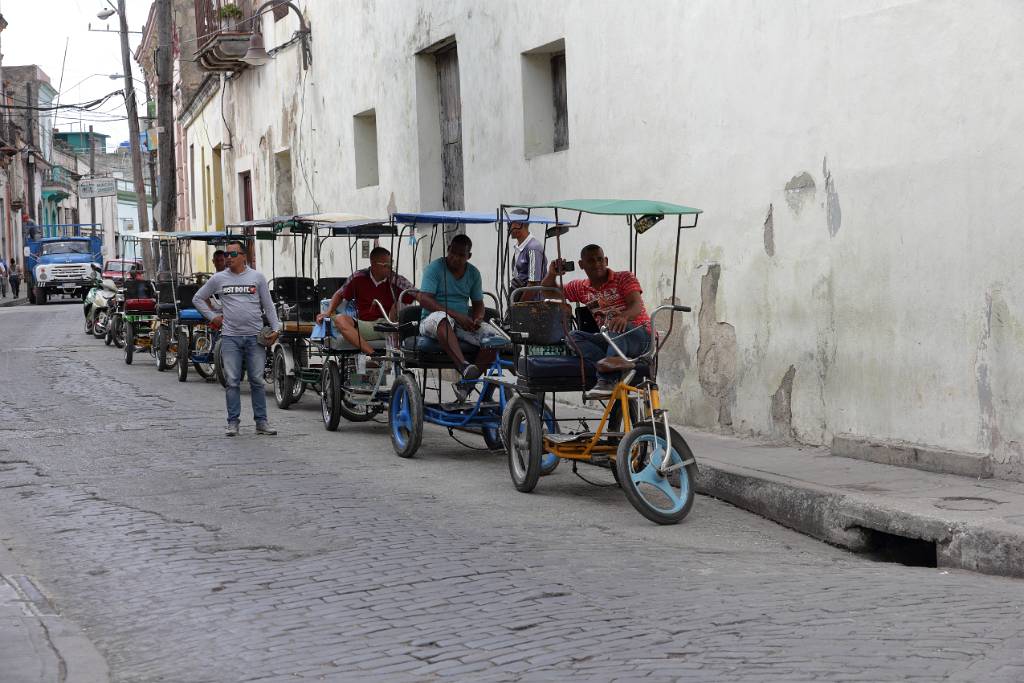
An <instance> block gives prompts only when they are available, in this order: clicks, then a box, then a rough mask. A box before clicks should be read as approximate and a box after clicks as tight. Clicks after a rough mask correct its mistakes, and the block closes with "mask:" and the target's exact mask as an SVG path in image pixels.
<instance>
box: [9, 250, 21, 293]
mask: <svg viewBox="0 0 1024 683" xmlns="http://www.w3.org/2000/svg"><path fill="white" fill-rule="evenodd" d="M7 281H8V282H10V283H11V296H12V297H13V298H15V299H17V298H18V292H19V291H20V290H21V266H19V265H18V259H16V258H13V257H12V258H11V266H10V267H9V268H8V269H7Z"/></svg>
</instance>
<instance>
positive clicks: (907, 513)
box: [690, 434, 1024, 577]
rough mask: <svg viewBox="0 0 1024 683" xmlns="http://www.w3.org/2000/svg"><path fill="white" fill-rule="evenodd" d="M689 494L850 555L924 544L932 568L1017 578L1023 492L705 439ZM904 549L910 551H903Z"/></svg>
mask: <svg viewBox="0 0 1024 683" xmlns="http://www.w3.org/2000/svg"><path fill="white" fill-rule="evenodd" d="M690 445H691V446H692V447H693V449H694V452H696V453H703V454H705V457H704V458H702V459H701V478H700V486H699V487H698V489H699V490H701V491H703V492H705V493H708V494H710V495H714V496H716V497H718V498H721V499H723V500H726V501H729V502H732V503H734V504H736V505H738V506H740V507H743V508H744V509H747V510H751V511H753V512H756V513H758V514H760V515H763V516H765V517H768V518H769V519H773V520H775V521H778V522H780V523H782V524H785V525H786V526H789V527H791V528H793V529H797V530H799V531H803V532H804V533H808V534H811V535H812V536H815V537H817V538H821V539H823V540H826V541H828V542H830V543H834V544H836V545H839V546H842V547H845V548H850V549H853V550H870V549H871V548H872V546H873V545H877V540H878V539H877V534H875V533H874V532H876V531H881V532H884V533H885V534H887V535H888V536H886V537H885V541H886V543H887V544H889V545H890V546H891V545H892V544H893V542H894V539H893V538H892V537H896V539H895V542H896V543H903V542H904V541H902V540H900V539H904V540H906V541H911V542H913V541H925V542H927V543H929V544H931V546H932V547H931V548H930V549H927V551H928V552H930V554H931V558H932V560H933V561H934V562H935V564H936V565H937V566H939V567H955V568H959V569H970V570H973V571H979V572H985V573H988V574H998V575H1002V576H1015V577H1024V483H1021V482H1016V481H1007V480H1002V479H994V478H981V479H979V478H972V477H964V476H958V475H953V474H938V473H933V472H925V471H922V470H919V469H913V468H905V467H897V466H893V465H885V464H880V463H875V462H864V461H861V460H855V459H851V458H846V457H838V456H834V455H833V454H832V453H831V452H830V451H829V450H828V449H824V448H806V447H805V448H799V447H790V446H765V445H761V444H755V443H752V442H748V441H742V440H739V439H732V438H727V437H722V436H714V435H708V434H700V435H695V436H694V438H693V439H692V443H691V444H690ZM907 545H909V546H910V547H912V548H918V547H921V546H920V544H917V543H909V544H907Z"/></svg>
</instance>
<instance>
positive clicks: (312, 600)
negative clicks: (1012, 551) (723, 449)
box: [0, 304, 1024, 683]
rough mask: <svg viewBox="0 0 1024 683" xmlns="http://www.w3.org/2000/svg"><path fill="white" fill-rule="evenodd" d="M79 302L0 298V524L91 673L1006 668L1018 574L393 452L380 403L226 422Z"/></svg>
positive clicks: (715, 674) (466, 675) (333, 676)
mask: <svg viewBox="0 0 1024 683" xmlns="http://www.w3.org/2000/svg"><path fill="white" fill-rule="evenodd" d="M80 317H81V311H80V310H79V308H77V307H75V306H73V305H71V304H66V305H61V304H57V305H47V306H44V307H15V308H8V309H3V310H0V378H2V381H0V542H2V544H3V546H4V547H5V548H7V549H9V552H10V554H11V556H12V557H13V558H14V560H15V561H16V562H17V567H16V569H14V570H11V573H12V574H14V573H16V574H17V575H19V576H25V577H29V578H30V579H31V581H32V585H34V586H36V587H37V588H38V591H39V593H40V594H41V595H42V596H44V597H45V599H46V601H47V603H48V604H50V605H52V607H53V610H54V611H55V612H56V615H55V616H57V617H59V618H60V619H61V620H62V621H63V622H65V623H67V624H70V625H73V626H74V627H76V628H77V629H79V632H80V633H82V634H84V635H85V636H86V637H87V638H88V639H89V641H91V643H92V644H94V645H95V648H96V650H97V651H98V652H99V653H101V654H102V656H103V659H104V660H105V664H106V666H107V667H108V669H109V680H112V681H131V682H133V683H134V682H137V681H142V682H144V681H174V682H178V681H181V682H189V683H193V682H195V683H200V682H203V681H211V682H217V683H222V682H229V681H292V680H301V679H311V680H329V681H348V680H382V681H383V680H386V681H404V680H415V681H420V680H436V679H448V680H494V681H498V680H502V681H504V680H526V681H534V680H538V681H539V680H545V681H546V680H558V681H575V680H578V681H606V680H639V679H643V680H658V681H661V680H756V681H765V680H784V681H794V680H828V681H831V680H835V681H839V680H873V681H879V680H908V679H919V680H929V681H930V680H936V679H948V680H964V681H966V680H982V679H984V680H1007V681H1012V680H1021V678H1022V677H1024V623H1022V620H1021V609H1022V606H1024V583H1022V582H1020V581H1017V580H1013V579H1006V578H1001V577H992V576H984V575H979V574H974V573H969V572H963V571H957V570H949V569H924V568H915V567H905V566H901V565H894V564H883V563H876V562H872V561H869V560H867V559H865V558H863V557H860V556H857V555H853V554H850V553H848V552H846V551H843V550H840V549H838V548H834V547H832V546H829V545H826V544H822V543H819V542H817V541H815V540H813V539H811V538H809V537H807V536H804V535H801V534H798V533H795V532H793V531H790V530H788V529H785V528H782V527H780V526H778V525H776V524H774V523H772V522H770V521H767V520H765V519H762V518H761V517H758V516H756V515H752V514H750V513H747V512H745V511H742V510H739V509H737V508H734V507H732V506H730V505H728V504H726V503H723V502H721V501H718V500H715V499H712V498H707V497H703V496H701V497H698V500H697V501H696V504H695V506H694V511H693V512H692V513H691V515H690V516H689V517H688V518H687V519H686V520H685V521H684V522H683V523H682V524H680V525H677V526H673V527H658V526H655V525H652V524H650V523H648V522H647V521H646V520H644V519H643V518H642V517H641V516H640V515H639V514H637V513H636V512H635V511H634V510H633V509H632V508H631V507H630V506H629V504H628V503H627V502H626V500H625V499H624V497H623V495H622V493H621V492H620V491H619V490H618V489H616V488H615V487H614V486H607V487H603V488H598V487H594V486H590V485H588V484H586V483H584V482H582V481H581V480H580V479H578V478H576V477H574V476H573V475H572V473H571V471H570V468H569V467H567V466H566V465H564V464H563V466H562V467H560V468H559V469H558V470H557V471H556V472H555V474H553V475H552V476H550V477H546V478H544V479H543V480H542V481H541V483H540V485H539V486H538V488H537V491H536V492H535V493H534V494H531V495H525V494H520V493H517V492H516V491H515V490H514V488H513V487H512V485H511V482H510V481H509V477H508V472H507V469H506V466H505V463H504V460H503V459H502V458H501V457H499V456H497V455H494V454H489V453H486V452H480V451H472V450H469V449H466V448H464V447H462V446H459V445H458V444H455V443H454V442H452V441H451V440H450V439H449V438H448V437H447V435H446V434H445V433H444V432H443V431H442V430H439V429H436V428H428V430H429V431H428V435H427V436H426V438H425V439H424V445H423V448H422V450H421V452H420V454H419V456H418V457H417V458H415V459H412V460H408V461H406V460H401V459H399V458H397V457H395V456H394V455H393V453H392V451H391V447H390V443H389V442H388V440H387V437H386V433H385V426H384V425H383V424H379V423H369V424H363V425H351V424H343V425H342V429H341V430H340V431H339V432H338V433H333V434H332V433H328V432H326V431H324V430H323V428H322V426H321V423H320V422H319V406H318V403H317V402H316V396H315V395H307V396H306V397H304V398H303V399H302V401H301V403H300V404H299V405H298V406H296V407H294V408H293V409H292V410H290V411H287V412H285V411H280V410H276V409H274V408H272V409H271V411H272V412H271V419H272V420H273V421H274V423H275V424H276V426H277V427H278V429H279V430H280V431H281V435H280V436H278V437H256V436H255V435H254V434H253V433H252V429H253V427H252V422H251V420H245V421H244V422H246V423H247V424H243V435H242V436H241V437H239V438H237V439H226V438H224V437H223V436H222V435H221V434H222V431H221V429H222V423H223V392H222V391H221V390H220V388H219V387H218V386H216V385H213V384H207V383H204V382H200V381H198V378H196V376H195V374H194V373H192V374H190V376H189V381H188V382H187V383H185V384H181V383H179V382H177V379H176V376H175V375H174V374H173V373H164V374H161V373H157V372H156V370H155V368H154V367H153V362H152V360H150V359H149V358H148V357H147V356H144V355H141V356H138V357H137V360H136V364H135V365H133V366H131V367H128V366H125V365H124V364H123V362H122V360H121V354H120V353H119V352H117V351H116V350H114V349H111V348H109V347H106V346H104V345H103V344H102V343H101V342H99V341H96V340H94V339H92V338H88V337H86V336H85V335H83V334H82V333H81V332H80V329H81V325H80ZM244 401H245V403H244V404H245V405H247V398H245V399H244ZM701 439H702V437H699V435H698V436H697V437H695V438H694V443H695V444H699V445H700V447H699V448H695V451H696V454H697V457H698V459H702V458H705V457H706V458H708V459H711V458H713V457H714V452H713V451H714V448H713V444H709V445H706V444H705V442H704V441H702V440H701ZM469 440H473V442H474V443H476V444H479V445H482V441H481V440H477V439H474V437H467V441H469ZM701 448H705V449H707V450H708V451H709V452H702V451H701ZM587 474H588V475H589V476H590V477H592V478H594V479H595V480H600V481H601V482H603V483H606V484H611V478H610V477H609V476H608V475H607V473H606V472H603V471H599V470H591V471H588V472H587ZM2 571H6V570H0V572H2ZM0 628H2V627H0ZM69 661H72V660H69ZM83 666H84V665H83ZM70 668H71V667H70V665H69V670H70ZM96 676H97V677H96V678H94V679H93V680H97V681H101V680H108V678H107V676H106V675H105V674H102V673H98V674H96ZM0 680H3V679H2V677H0ZM28 680H34V679H28ZM5 683H6V681H5Z"/></svg>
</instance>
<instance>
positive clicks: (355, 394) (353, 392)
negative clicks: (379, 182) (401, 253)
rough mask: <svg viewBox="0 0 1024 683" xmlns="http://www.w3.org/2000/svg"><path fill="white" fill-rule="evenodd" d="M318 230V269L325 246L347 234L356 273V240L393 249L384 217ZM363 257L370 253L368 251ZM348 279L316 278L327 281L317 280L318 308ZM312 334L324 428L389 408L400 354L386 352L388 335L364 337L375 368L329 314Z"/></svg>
mask: <svg viewBox="0 0 1024 683" xmlns="http://www.w3.org/2000/svg"><path fill="white" fill-rule="evenodd" d="M318 234H319V237H318V240H317V265H318V268H320V267H322V265H323V262H324V252H325V251H326V250H325V245H327V244H328V243H330V242H334V241H336V240H340V239H345V240H347V245H346V246H347V249H346V252H347V255H348V262H349V272H350V273H353V274H354V273H355V272H356V270H357V268H356V265H357V258H358V257H357V254H356V249H357V248H358V247H359V245H360V244H367V246H368V243H369V242H370V241H372V242H373V243H375V244H378V245H380V242H381V240H382V239H383V238H388V241H389V243H390V249H389V251H390V252H391V253H392V254H394V251H395V244H394V242H395V236H396V234H397V231H396V228H395V225H394V224H393V223H391V222H390V221H387V220H375V219H360V220H351V221H342V222H338V223H331V224H326V225H322V226H320V228H319V229H318ZM381 246H383V245H381ZM332 253H333V252H332ZM364 256H366V257H367V258H369V254H368V253H366V254H364ZM347 281H348V278H347V277H336V278H320V280H319V283H327V286H319V283H318V293H319V294H320V295H321V297H322V299H321V302H320V308H321V312H322V313H326V312H327V309H328V307H329V305H330V299H331V298H332V297H333V295H334V293H335V292H336V291H337V290H338V289H340V288H341V287H342V286H344V284H345V283H346V282H347ZM394 295H395V296H397V295H398V292H397V291H396V292H394ZM348 304H349V305H348V306H347V307H346V309H345V311H344V312H346V313H348V314H349V315H351V316H352V317H353V318H354V317H355V316H356V312H355V309H354V307H353V306H352V302H348ZM376 304H377V306H378V307H380V308H381V310H382V315H387V311H384V310H383V306H382V305H381V304H380V302H379V301H378V302H376ZM357 329H358V328H357ZM310 339H311V341H312V342H313V343H314V344H315V345H316V346H317V348H318V350H319V355H320V357H321V364H320V378H319V387H320V408H321V415H322V417H323V421H324V428H325V429H327V430H328V431H335V430H337V429H338V426H339V425H340V424H341V418H342V417H344V418H345V419H346V420H347V421H349V422H366V421H368V420H372V419H373V418H374V417H375V416H377V415H378V414H380V413H382V412H384V411H385V410H387V406H388V403H389V401H390V389H391V380H392V379H393V378H394V377H395V375H396V372H395V368H396V363H397V362H398V360H400V359H399V357H398V356H397V355H396V354H394V353H387V341H386V340H384V339H381V340H376V339H375V340H366V341H365V343H367V344H368V345H369V346H370V347H371V348H372V349H373V351H374V354H373V355H374V361H376V363H375V365H376V367H369V366H368V364H367V358H366V357H365V355H364V354H363V352H362V350H361V349H360V348H359V347H358V346H355V345H353V344H352V343H350V342H349V341H348V340H346V339H345V338H344V337H343V336H342V335H341V334H340V333H339V332H338V330H337V329H335V327H334V323H333V321H332V320H330V319H328V318H324V320H323V321H322V322H320V323H318V324H317V325H316V327H315V328H314V332H313V334H312V335H311V336H310Z"/></svg>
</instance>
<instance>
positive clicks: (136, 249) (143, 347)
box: [112, 233, 166, 365]
mask: <svg viewBox="0 0 1024 683" xmlns="http://www.w3.org/2000/svg"><path fill="white" fill-rule="evenodd" d="M155 235H159V233H140V234H139V235H137V236H134V237H131V238H129V239H127V240H126V242H125V247H124V249H125V253H128V251H129V249H130V250H131V251H132V253H134V254H135V255H136V256H139V257H141V259H142V263H141V265H140V266H139V267H137V268H135V269H134V270H132V271H129V274H128V277H126V278H125V281H124V287H123V289H124V292H123V295H122V296H123V302H121V303H119V304H118V309H119V314H118V315H117V316H116V317H115V319H114V321H113V323H112V324H113V325H114V326H115V328H114V329H115V331H114V342H115V344H117V345H118V346H121V347H122V348H123V349H124V362H125V363H126V364H127V365H131V364H132V363H133V362H134V360H135V352H136V351H146V352H148V353H149V354H150V355H152V356H154V357H155V356H156V350H155V347H154V345H153V332H154V330H155V329H157V327H158V326H159V323H160V319H159V317H158V316H157V290H156V287H155V285H154V284H153V280H154V279H155V277H156V272H157V270H158V267H159V263H160V260H159V253H160V249H159V245H158V244H154V241H159V240H162V239H166V233H164V236H163V237H159V236H155Z"/></svg>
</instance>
